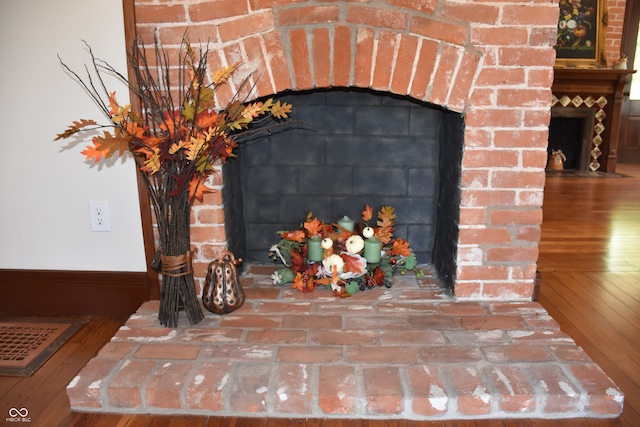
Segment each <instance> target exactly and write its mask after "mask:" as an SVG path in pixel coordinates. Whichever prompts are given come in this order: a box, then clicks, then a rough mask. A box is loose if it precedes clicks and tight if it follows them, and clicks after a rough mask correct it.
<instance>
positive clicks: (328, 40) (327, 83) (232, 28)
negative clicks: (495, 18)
mask: <svg viewBox="0 0 640 427" xmlns="http://www.w3.org/2000/svg"><path fill="white" fill-rule="evenodd" d="M249 3H250V4H251V6H252V8H251V9H250V8H247V7H246V6H247V5H246V3H245V2H242V1H235V2H231V1H217V2H202V3H197V4H193V5H187V6H188V7H185V8H182V7H179V6H157V5H144V4H143V3H142V2H140V4H139V5H138V7H137V9H136V11H137V16H138V23H139V28H140V26H142V25H143V23H145V25H146V23H148V24H154V25H155V26H154V27H150V26H146V27H142V28H144V29H145V30H146V31H147V32H150V31H151V30H152V29H155V28H157V29H158V30H159V33H160V35H161V41H162V42H163V44H165V45H171V44H175V43H177V42H179V38H181V37H182V34H183V33H184V31H185V26H184V25H180V26H178V27H176V26H171V27H163V26H158V25H157V24H158V22H157V21H158V17H162V16H165V15H169V16H166V18H169V17H171V16H173V17H174V19H184V20H186V21H191V24H190V25H189V27H188V29H187V31H188V34H189V36H190V38H191V39H192V41H194V40H199V41H204V40H209V41H211V42H212V43H213V45H214V46H216V47H219V48H221V49H216V50H215V51H214V52H213V53H212V59H211V62H212V66H218V65H224V64H231V63H235V62H237V61H242V62H244V63H245V64H247V67H246V69H251V70H255V71H256V72H257V75H259V76H260V78H259V79H257V81H256V83H257V86H258V89H257V95H258V96H264V95H271V94H275V93H278V92H282V91H284V90H289V89H291V90H307V89H314V88H328V87H361V88H372V89H375V90H379V91H385V92H392V93H395V94H398V95H408V96H411V97H412V98H415V99H418V100H421V101H426V102H430V103H433V104H437V105H441V106H444V107H447V108H449V109H452V110H454V111H463V110H464V108H465V106H466V104H467V102H468V98H469V95H470V90H471V87H472V83H473V79H474V78H475V77H476V74H477V72H478V68H479V63H480V58H481V56H482V53H481V51H479V50H477V49H475V48H474V47H473V46H472V45H471V43H470V37H471V31H470V25H469V23H468V22H464V21H460V20H456V19H451V17H452V16H453V17H455V16H456V15H460V16H465V15H467V14H469V12H464V11H463V10H462V9H461V8H460V6H455V7H448V8H444V9H443V10H442V11H440V12H436V11H435V10H434V7H435V4H436V2H428V1H427V2H419V1H409V0H406V1H402V0H395V1H389V4H391V5H395V6H394V7H390V6H389V5H386V6H383V5H369V4H358V3H352V2H346V1H342V2H339V1H338V2H332V3H329V4H320V5H308V4H307V3H304V4H300V2H297V1H265V0H262V1H260V0H252V1H250V2H249ZM268 6H272V7H268ZM485 9H486V8H485ZM491 11H493V12H494V13H493V14H496V13H497V12H496V11H497V8H495V7H494V8H491ZM476 12H478V11H476ZM489 15H492V13H491V12H489ZM442 16H446V17H447V19H444V18H443V17H442ZM487 19H489V18H487ZM149 39H150V38H149Z"/></svg>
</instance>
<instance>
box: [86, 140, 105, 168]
mask: <svg viewBox="0 0 640 427" xmlns="http://www.w3.org/2000/svg"><path fill="white" fill-rule="evenodd" d="M81 153H82V154H83V155H84V156H85V158H86V159H87V160H91V159H93V161H94V162H95V163H98V162H99V161H100V160H101V159H102V158H103V157H105V155H106V154H107V150H106V149H101V148H100V146H99V145H98V144H96V143H95V142H94V143H93V145H87V147H86V148H85V149H84V151H81Z"/></svg>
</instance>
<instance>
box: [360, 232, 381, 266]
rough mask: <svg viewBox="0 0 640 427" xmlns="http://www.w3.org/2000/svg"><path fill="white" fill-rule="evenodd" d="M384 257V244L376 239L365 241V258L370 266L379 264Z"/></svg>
mask: <svg viewBox="0 0 640 427" xmlns="http://www.w3.org/2000/svg"><path fill="white" fill-rule="evenodd" d="M381 255H382V242H381V241H380V240H378V239H376V238H375V236H374V237H372V238H370V239H367V240H365V241H364V258H365V259H366V260H367V262H368V263H369V264H378V263H379V262H380V256H381Z"/></svg>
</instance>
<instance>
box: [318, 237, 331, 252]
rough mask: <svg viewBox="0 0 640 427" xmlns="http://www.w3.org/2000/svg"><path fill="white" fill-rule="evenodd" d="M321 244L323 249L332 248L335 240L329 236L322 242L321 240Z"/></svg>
mask: <svg viewBox="0 0 640 427" xmlns="http://www.w3.org/2000/svg"><path fill="white" fill-rule="evenodd" d="M320 246H321V247H322V249H331V247H332V246H333V240H331V238H329V237H325V238H324V239H322V242H320Z"/></svg>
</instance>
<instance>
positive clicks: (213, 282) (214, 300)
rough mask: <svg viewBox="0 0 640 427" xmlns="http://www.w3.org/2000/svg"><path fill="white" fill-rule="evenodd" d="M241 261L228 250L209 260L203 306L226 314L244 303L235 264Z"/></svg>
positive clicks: (213, 311) (211, 310)
mask: <svg viewBox="0 0 640 427" xmlns="http://www.w3.org/2000/svg"><path fill="white" fill-rule="evenodd" d="M241 262H242V259H241V258H238V259H237V260H236V258H235V257H234V256H233V254H232V253H231V252H229V251H225V252H223V253H222V255H221V256H220V258H218V259H217V260H214V261H211V262H210V263H209V267H208V268H207V278H206V280H205V283H204V290H203V291H202V303H203V304H204V307H205V308H206V309H207V310H209V311H210V312H212V313H215V314H220V315H222V314H227V313H231V312H232V311H235V310H237V309H238V308H240V307H241V306H242V304H244V299H245V296H244V290H243V289H242V285H241V284H240V280H239V279H238V272H237V271H236V265H237V264H240V263H241Z"/></svg>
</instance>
